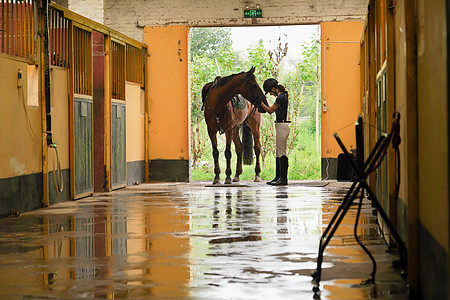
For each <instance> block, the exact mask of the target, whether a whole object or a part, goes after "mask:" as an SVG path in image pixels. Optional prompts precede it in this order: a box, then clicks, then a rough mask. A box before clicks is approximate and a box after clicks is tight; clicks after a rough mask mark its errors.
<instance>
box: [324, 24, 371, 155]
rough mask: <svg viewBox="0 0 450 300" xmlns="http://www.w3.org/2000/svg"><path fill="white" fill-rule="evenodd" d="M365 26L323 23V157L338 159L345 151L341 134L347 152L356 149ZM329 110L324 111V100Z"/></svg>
mask: <svg viewBox="0 0 450 300" xmlns="http://www.w3.org/2000/svg"><path fill="white" fill-rule="evenodd" d="M363 26H364V23H363V22H357V21H354V22H353V21H350V22H325V23H321V24H320V28H321V45H322V51H321V55H322V65H321V67H322V78H321V85H322V91H321V93H322V107H321V108H322V154H321V157H322V158H324V157H331V158H336V157H337V156H338V155H339V154H340V153H341V152H342V150H341V148H340V147H339V145H338V144H337V142H336V140H335V138H334V137H333V134H334V133H335V132H337V131H338V132H337V133H338V135H339V136H340V138H341V139H342V141H343V142H344V144H345V146H346V147H347V149H350V146H352V147H353V148H355V130H354V126H350V127H347V128H345V129H343V130H340V129H341V128H343V127H345V126H346V125H349V124H353V123H354V122H355V121H356V120H357V118H358V114H359V113H360V101H359V100H360V99H359V93H360V89H359V85H360V68H359V58H360V40H361V35H362V30H363ZM324 99H325V100H326V105H327V111H326V112H324V111H323V100H324Z"/></svg>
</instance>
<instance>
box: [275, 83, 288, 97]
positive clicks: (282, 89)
mask: <svg viewBox="0 0 450 300" xmlns="http://www.w3.org/2000/svg"><path fill="white" fill-rule="evenodd" d="M277 88H278V90H279V91H280V92H281V93H283V94H285V95H286V97H289V93H288V91H286V89H285V88H284V86H282V85H281V84H279V85H278V86H277Z"/></svg>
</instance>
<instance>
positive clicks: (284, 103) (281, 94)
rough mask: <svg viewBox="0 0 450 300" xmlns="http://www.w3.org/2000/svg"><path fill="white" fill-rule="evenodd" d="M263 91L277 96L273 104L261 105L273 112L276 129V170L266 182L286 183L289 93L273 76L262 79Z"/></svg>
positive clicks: (272, 183)
mask: <svg viewBox="0 0 450 300" xmlns="http://www.w3.org/2000/svg"><path fill="white" fill-rule="evenodd" d="M263 89H264V92H266V94H267V93H269V94H270V95H272V96H275V97H277V98H276V100H275V102H274V104H273V105H272V106H271V107H268V106H267V105H265V104H264V103H261V106H262V107H263V108H264V109H265V111H266V112H268V113H269V114H272V113H273V112H275V114H276V120H275V131H276V135H277V137H276V156H275V161H276V172H275V178H274V179H272V180H271V181H269V182H267V184H270V185H287V184H288V181H287V172H288V167H289V160H288V157H287V152H286V148H287V139H288V136H289V131H290V129H289V123H290V121H287V111H288V105H289V94H288V92H287V91H286V89H285V88H284V86H282V85H281V84H278V81H277V80H276V79H275V78H269V79H267V80H266V81H264V84H263Z"/></svg>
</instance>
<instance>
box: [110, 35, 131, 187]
mask: <svg viewBox="0 0 450 300" xmlns="http://www.w3.org/2000/svg"><path fill="white" fill-rule="evenodd" d="M111 75H112V90H111V96H112V101H111V183H112V188H113V189H116V188H120V187H124V186H126V183H127V169H126V155H125V143H126V136H125V134H126V132H125V44H123V43H121V42H119V41H112V42H111Z"/></svg>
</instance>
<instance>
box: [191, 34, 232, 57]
mask: <svg viewBox="0 0 450 300" xmlns="http://www.w3.org/2000/svg"><path fill="white" fill-rule="evenodd" d="M190 42H191V48H190V51H191V59H192V57H193V56H194V55H206V56H207V57H209V58H212V59H214V57H215V56H216V55H217V51H218V50H219V49H228V50H231V48H232V45H233V43H232V41H231V28H225V27H218V28H193V29H191V36H190Z"/></svg>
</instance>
